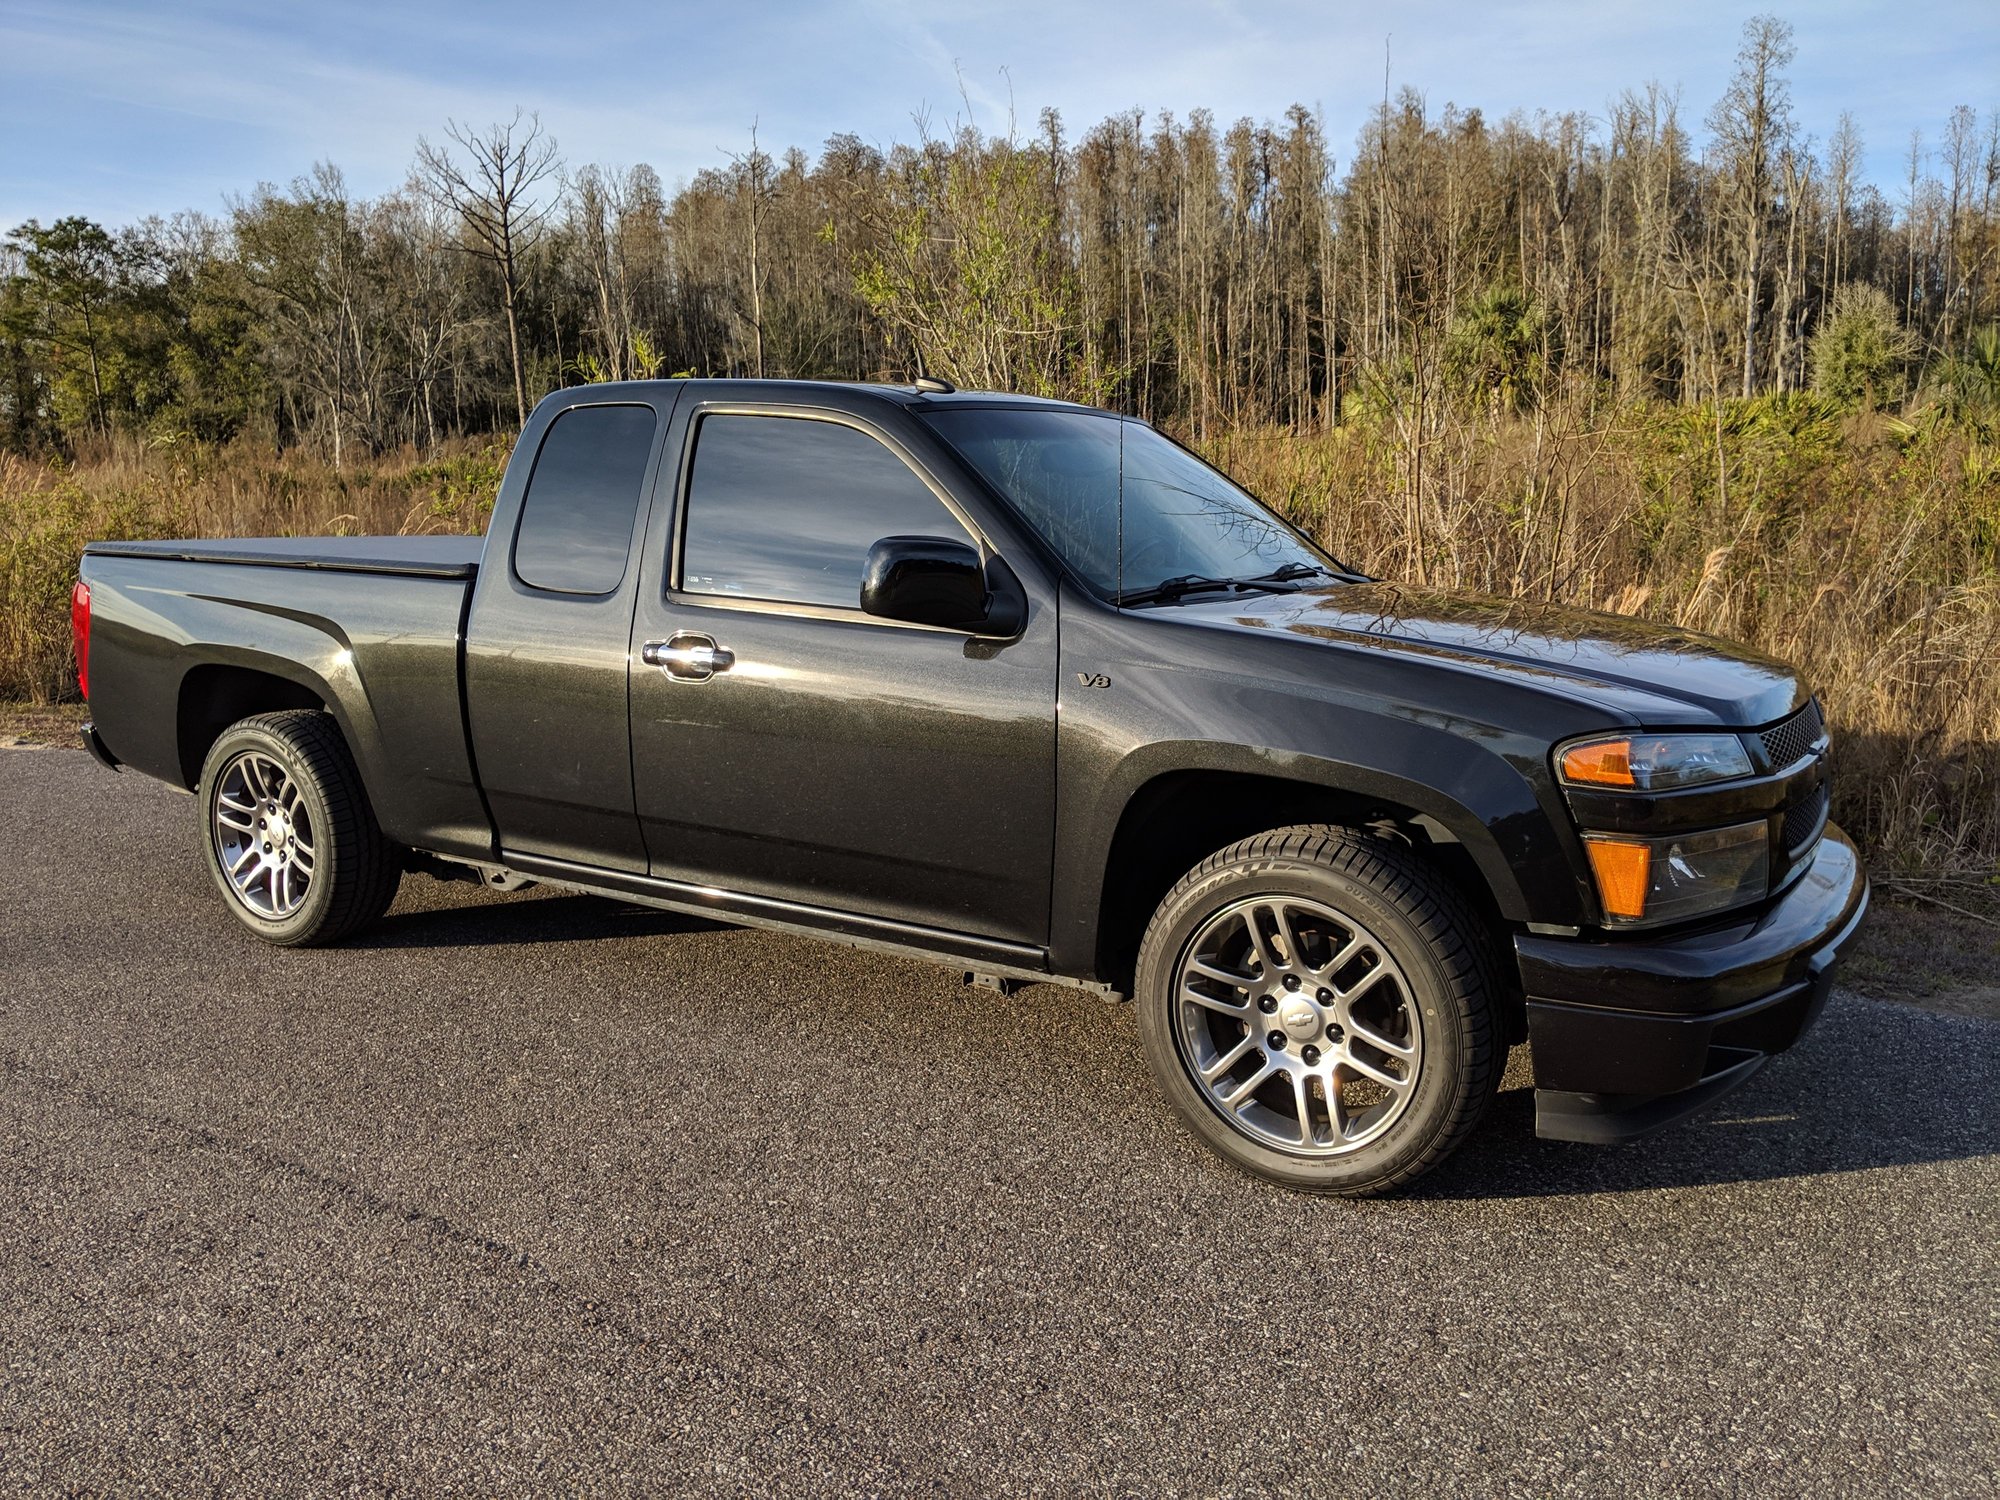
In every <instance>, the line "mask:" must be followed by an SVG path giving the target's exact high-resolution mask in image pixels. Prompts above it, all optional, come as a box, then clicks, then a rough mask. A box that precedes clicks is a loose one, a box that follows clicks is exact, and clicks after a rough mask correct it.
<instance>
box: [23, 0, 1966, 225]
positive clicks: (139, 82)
mask: <svg viewBox="0 0 2000 1500" xmlns="http://www.w3.org/2000/svg"><path fill="white" fill-rule="evenodd" d="M1759 8H1760V6H1759V5H1758V3H1757V0H1733V3H1729V4H1718V3H1714V0H1668V3H1661V0H1650V3H1627V0H1596V3H1591V0H1579V3H1571V4H1556V3H1550V0H1488V3H1483V4H1481V3H1442V0H1433V3H1413V4H1391V3H1385V0H1376V3H1367V4H1353V3H1346V0H1338V3H1333V0H1328V3H1320V4H1311V3H1296V0H1285V3H1268V4H1254V3H1248V0H1153V3H1141V4H1133V3H1122V0H1121V3H1106V4H1089V3H1084V0H1069V3H1066V4H1047V3H1043V0H929V3H923V4H911V3H904V0H837V3H825V4H805V3H792V0H787V3H777V0H772V3H757V0H742V3H736V4H730V3H728V0H721V3H715V0H709V3H702V4H680V3H660V0H655V3H641V4H635V3H629V0H590V3H576V0H554V3H548V0H541V3H535V4H526V3H518V0H482V3H480V4H477V5H470V4H463V3H456V0H454V3H437V4H427V3H424V0H404V3H401V4H374V3H340V0H319V3H315V4H305V5H302V4H295V3H287V0H264V3H261V4H242V3H200V4H171V3H156V4H137V3H129V0H128V3H120V0H68V3H61V0H0V230H4V229H7V228H11V227H12V226H13V225H15V224H17V223H19V222H21V221H22V220H23V219H27V218H30V217H34V218H40V219H43V220H44V221H46V220H48V219H51V218H54V217H57V216H59V215H62V214H65V213H83V214H87V215H89V216H91V217H94V218H97V219H100V220H103V221H106V222H110V223H123V222H127V221H130V220H132V219H135V218H138V217H141V216H143V215H146V214H149V213H161V214H166V213H171V212H173V211H174V210H176V209H181V208H198V209H202V210H205V211H208V212H219V211H221V210H222V209H223V208H224V206H225V197H226V195H228V194H231V193H237V192H242V191H245V190H247V189H249V188H250V187H252V186H253V185H254V184H256V183H257V182H259V181H271V182H280V183H282V182H286V181H289V180H290V179H291V178H293V177H295V176H297V175H299V174H301V173H303V172H305V171H307V170H308V169H309V168H310V167H311V166H312V164H313V162H314V161H315V160H318V159H322V158H325V159H329V160H332V161H333V162H335V163H337V164H338V165H340V166H341V167H342V168H343V169H345V171H346V173H347V176H348V181H349V183H350V185H351V186H352V187H353V188H354V189H355V190H356V191H358V192H362V193H368V194H373V193H377V192H381V191H384V190H386V189H389V188H392V187H395V186H397V185H398V184H399V183H400V182H401V181H402V180H403V179H404V177H405V175H406V173H407V170H408V165H409V161H410V157H411V153H412V149H413V147H414V146H415V143H416V138H417V136H418V135H419V134H421V133H430V134H431V135H433V136H435V135H437V134H438V133H439V132H440V131H441V129H442V127H443V125H444V122H445V120H446V119H447V117H456V118H458V119H461V120H469V121H472V122H475V123H485V122H487V121H490V120H493V119H496V118H504V117H506V116H507V115H510V114H511V113H512V112H513V109H514V107H515V106H516V105H520V106H522V107H524V108H526V109H529V110H534V111H539V112H540V114H541V117H542V120H543V122H544V123H545V124H546V125H547V126H548V128H549V129H550V130H551V131H552V132H553V133H554V135H555V136H556V138H557V140H558V141H559V143H560V145H561V147H562V151H563V154H564V156H565V157H566V158H567V159H568V160H569V161H571V162H575V163H581V162H586V161H594V162H598V163H600V164H602V165H605V166H628V165H631V164H633V163H636V162H641V161H643V162H649V163H651V164H652V165H653V166H654V167H655V168H657V169H658V171H659V172H660V174H661V176H662V177H663V178H665V179H666V181H667V182H668V184H669V185H671V184H672V183H674V182H675V181H676V180H679V179H683V178H685V177H687V176H689V175H691V174H692V173H694V172H696V171H698V170H700V169H701V168H703V167H706V166H712V165H716V164H719V163H721V162H723V161H724V160H726V157H727V154H728V153H730V152H732V151H741V150H743V149H744V148H745V146H746V145H747V144H748V139H749V132H750V127H751V124H752V122H753V121H754V122H756V123H757V124H758V126H759V131H760V140H761V142H762V143H763V144H764V145H765V146H766V147H767V148H772V147H782V146H785V145H793V144H796V145H801V146H805V147H807V148H809V149H814V150H816V149H817V147H818V146H819V144H820V143H821V142H822V141H824V140H825V139H826V137H827V136H828V135H830V134H832V133H834V132H836V131H842V130H850V131H853V132H855V133H856V134H858V135H860V136H862V137H863V138H864V139H867V140H870V141H873V142H875V143H877V144H880V145H885V146H886V145H888V144H890V143H892V142H894V141H896V140H898V139H908V138H910V136H911V135H912V134H913V129H914V127H913V126H912V123H911V120H912V116H913V115H914V114H916V113H917V112H919V111H927V112H928V114H929V116H930V118H931V119H932V121H933V122H934V125H936V126H939V127H942V126H948V125H950V124H951V123H953V122H954V121H956V120H959V119H963V118H965V117H966V115H967V112H968V107H969V110H970V117H971V119H972V121H973V123H975V124H977V125H979V126H980V127H981V128H983V129H986V130H989V131H997V132H1004V131H1005V130H1006V129H1007V127H1008V120H1009V114H1010V111H1011V112H1012V114H1013V116H1014V118H1015V119H1016V120H1017V121H1018V123H1019V125H1020V127H1021V128H1022V129H1023V130H1024V131H1031V130H1032V129H1033V128H1034V122H1035V116H1036V113H1037V112H1038V111H1039V110H1040V109H1041V108H1042V106H1044V105H1054V106H1056V107H1057V108H1059V109H1060V110H1061V111H1062V112H1063V116H1064V119H1065V120H1066V122H1067V123H1068V124H1069V126H1070V128H1071V131H1072V134H1073V135H1074V134H1076V133H1080V132H1081V130H1082V129H1083V128H1084V127H1086V126H1088V125H1091V124H1094V123H1096V122H1097V121H1098V120H1100V119H1102V118H1103V117H1105V116H1106V115H1109V114H1112V113H1114V112H1117V111H1119V110H1124V109H1129V108H1132V107H1135V106H1137V107H1141V108H1144V109H1146V110H1148V111H1154V110H1159V109H1171V110H1173V111H1175V112H1176V113H1178V114H1182V115H1185V114H1186V113H1187V112H1188V111H1190V110H1191V109H1194V108H1197V107H1202V106H1206V107H1207V108H1209V109H1211V110H1213V111H1214V113H1215V114H1216V116H1217V118H1218V119H1220V120H1222V121H1224V122H1227V121H1229V120H1232V119H1234V118H1236V117H1238V116H1240V115H1246V114H1247V115H1251V116H1254V117H1257V118H1260V119H1262V118H1274V117H1276V116H1278V115H1279V114H1281V113H1282V111H1283V110H1284V109H1285V107H1286V106H1287V105H1289V104H1291V103H1293V102H1294V101H1297V102H1302V103H1304V104H1306V105H1308V106H1310V107H1315V108H1318V109H1320V110H1322V111H1323V112H1324V115H1325V118H1326V120H1327V123H1328V127H1329V132H1330V134H1331V136H1332V139H1333V143H1334V147H1335V150H1336V154H1337V156H1338V157H1339V159H1340V165H1341V166H1342V167H1344V165H1345V158H1346V156H1347V154H1348V152H1349V151H1350V150H1351V149H1352V143H1353V140H1354V137H1355V133H1356V131H1357V130H1358V129H1359V127H1360V125H1361V123H1362V122H1363V120H1364V119H1365V117H1366V115H1367V112H1368V110H1369V108H1370V107H1371V105H1372V104H1373V103H1374V102H1375V101H1377V100H1379V98H1380V95H1381V88H1382V66H1383V42H1384V38H1385V37H1388V38H1389V43H1390V48H1391V61H1392V66H1393V73H1394V81H1395V83H1396V84H1397V85H1398V86H1400V85H1405V84H1407V85H1410V86H1413V87H1415V88H1417V89H1419V90H1420V91H1421V92H1422V93H1423V94H1424V95H1425V96H1426V97H1427V99H1428V100H1429V102H1430V103H1431V105H1432V106H1433V107H1434V108H1441V107H1442V106H1443V105H1444V104H1445V103H1446V102H1447V101H1455V102H1457V103H1459V104H1461V105H1476V106H1478V107H1480V108H1482V109H1484V110H1485V111H1487V113H1488V114H1489V116H1491V117H1494V118H1498V117H1499V116H1501V115H1503V114H1505V113H1506V112H1507V111H1509V110H1511V109H1515V108H1528V109H1536V108H1542V109H1549V110H1565V109H1574V110H1582V111H1587V112H1590V113H1594V114H1597V115H1599V116H1601V115H1602V114H1603V112H1604V108H1605V104H1606V101H1607V100H1608V99H1610V98H1611V97H1613V96H1614V95H1615V94H1616V93H1617V92H1618V91H1619V90H1620V89H1622V88H1624V87H1627V86H1632V85H1638V84H1641V83H1644V82H1646V81H1647V80H1649V79H1657V80H1659V81H1660V82H1662V83H1664V84H1667V85H1669V86H1675V85H1678V86H1679V88H1680V89H1681V92H1682V99H1683V105H1684V115H1685V118H1687V120H1688V121H1689V122H1690V123H1691V124H1693V125H1695V126H1697V127H1698V126H1699V122H1700V119H1701V117H1702V115H1703V114H1705V113H1706V111H1707V109H1708V106H1709V104H1710V103H1711V102H1712V101H1713V100H1714V98H1715V97H1716V95H1717V94H1718V93H1719V92H1720V91H1721V89H1722V86H1723V84H1724V81H1725V80H1726V79H1727V77H1728V74H1729V71H1730V68H1731V66H1732V62H1733V59H1734V56H1735V52H1736V48H1737V44H1738V40H1739V36H1740V32H1741V28H1742V24H1743V21H1744V19H1745V17H1746V16H1747V15H1749V14H1750V13H1751V12H1752V11H1754V10H1756V9H1759ZM1763 8H1769V9H1772V10H1774V11H1775V12H1776V13H1777V14H1779V15H1782V16H1784V17H1785V18H1786V19H1788V20H1790V21H1792V23H1793V24H1794V26H1795V27H1796V28H1797V42H1798V59H1797V61H1796V62H1795V63H1794V65H1793V68H1792V74H1791V76H1792V88H1793V96H1794V102H1795V109H1796V114H1797V117H1798V119H1799V122H1800V124H1801V126H1802V127H1803V128H1804V129H1805V130H1806V131H1808V132H1809V133H1811V134H1812V135H1814V136H1815V137H1817V138H1818V139H1819V140H1821V141H1824V140H1825V138H1826V137H1827V135H1828V134H1830V133H1831V131H1832V130H1833V127H1834V123H1835V121H1836V119H1837V117H1838V115H1839V112H1840V111H1841V110H1842V109H1850V110H1852V111H1853V112H1854V114H1855V117H1856V119H1857V120H1858V121H1859V123H1860V126H1861V129H1862V133H1863V136H1864V138H1865V140H1866V143H1867V151H1868V156H1867V163H1866V165H1867V169H1868V175H1869V176H1870V177H1871V178H1873V179H1874V180H1876V181H1878V182H1881V183H1883V184H1885V186H1886V185H1893V184H1894V183H1895V182H1896V181H1898V180H1899V178H1900V175H1901V172H1902V159H1903V156H1904V153H1905V152H1906V150H1907V146H1908V140H1909V134H1910V131H1911V130H1912V129H1920V130H1922V131H1923V132H1924V133H1925V135H1926V137H1927V138H1929V139H1932V140H1935V139H1936V137H1937V136H1938V135H1939V134H1940V132H1941V130H1942V127H1943V124H1944V120H1945V116H1946V113H1947V112H1948V111H1949V110H1950V108H1951V107H1952V106H1953V105H1955V104H1961V103H1963V104H1970V105H1972V106H1973V107H1974V108H1976V109H1978V110H1979V111H1980V116H1981V121H1982V124H1983V122H1984V121H1985V120H1986V119H1987V118H1988V112H1989V111H1990V110H1991V109H1993V108H1994V107H1995V106H1996V105H2000V0H1913V3H1903V4H1884V3H1879V0H1878V3H1874V4H1864V3H1856V0H1818V3H1813V4H1796V3H1794V4H1790V5H1783V4H1770V3H1769V0H1766V5H1765V7H1763ZM1892 197H1893V189H1892Z"/></svg>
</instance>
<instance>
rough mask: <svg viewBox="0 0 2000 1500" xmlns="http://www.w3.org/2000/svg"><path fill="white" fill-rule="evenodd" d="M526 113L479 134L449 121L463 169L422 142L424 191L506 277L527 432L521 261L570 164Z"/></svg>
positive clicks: (519, 412)
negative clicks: (554, 185)
mask: <svg viewBox="0 0 2000 1500" xmlns="http://www.w3.org/2000/svg"><path fill="white" fill-rule="evenodd" d="M521 120H522V115H521V111H520V110H518V109H517V110H515V111H514V118H513V119H512V120H509V121H508V122H507V123H506V124H504V125H489V126H487V127H486V128H485V129H484V130H479V131H476V130H474V129H472V128H471V127H470V126H465V125H460V124H459V123H458V122H457V121H455V120H453V121H447V122H446V125H445V134H446V135H447V136H449V137H450V138H451V139H452V140H453V141H454V142H456V143H457V145H458V146H459V148H460V150H462V151H463V152H464V153H465V156H466V163H465V164H464V165H463V166H461V165H460V164H459V162H458V161H457V160H456V159H455V158H454V157H453V155H452V153H451V151H450V149H449V148H447V147H442V146H433V145H432V144H431V143H430V142H429V141H428V140H426V139H424V138H423V137H421V136H420V137H418V139H417V185H418V187H420V188H421V189H422V190H423V191H424V192H426V193H428V194H429V195H430V196H431V197H432V198H433V199H435V200H436V201H437V202H439V203H441V204H443V205H445V206H447V207H449V208H450V209H452V210H453V211H454V212H456V213H457V214H458V215H459V217H460V218H461V219H462V220H463V221H464V223H465V226H466V228H467V229H469V230H471V231H472V243H471V244H470V245H468V246H467V247H466V248H467V249H469V250H470V251H471V252H472V253H473V254H475V255H477V256H479V257H480V258H481V259H482V260H487V261H491V262H492V263H493V266H494V267H495V269H496V270H498V271H499V273H500V293H501V300H502V303H503V305H504V306H505V308H506V312H507V353H508V357H509V358H510V359H511V360H512V362H513V366H514V408H515V415H516V416H517V418H518V419H519V421H520V424H521V425H522V426H526V425H527V422H528V383H527V379H526V377H525V376H524V375H523V374H522V367H521V320H520V298H521V259H522V257H523V255H525V254H526V252H527V251H528V250H530V249H532V248H533V246H534V242H535V240H536V238H537V237H538V236H539V235H540V233H541V230H542V226H543V225H544V224H545V223H546V222H547V221H548V217H549V215H550V214H551V213H553V212H554V211H555V209H556V205H557V204H558V203H559V202H560V201H561V199H560V197H559V196H557V195H554V194H551V195H550V196H549V197H548V198H547V199H546V200H545V201H543V202H541V203H537V202H536V201H535V190H536V189H537V188H538V187H540V186H541V185H542V184H543V183H544V182H547V181H548V180H550V179H551V178H554V177H557V176H559V175H560V173H561V171H562V162H561V158H559V157H558V156H557V154H556V143H555V138H554V137H553V136H548V135H544V134H543V133H542V122H541V118H540V117H539V116H537V115H529V116H528V117H527V128H526V129H525V130H523V129H522V128H521Z"/></svg>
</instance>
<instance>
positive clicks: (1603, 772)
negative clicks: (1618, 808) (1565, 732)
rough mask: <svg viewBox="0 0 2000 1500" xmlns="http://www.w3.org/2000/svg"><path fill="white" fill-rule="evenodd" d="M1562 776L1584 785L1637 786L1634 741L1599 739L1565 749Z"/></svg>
mask: <svg viewBox="0 0 2000 1500" xmlns="http://www.w3.org/2000/svg"><path fill="white" fill-rule="evenodd" d="M1562 774H1563V780H1565V781H1572V782H1581V783H1582V784H1583V785H1585V786H1637V785H1638V784H1639V783H1638V781H1637V780H1636V779H1635V778H1634V777H1633V775H1632V742H1631V741H1630V740H1598V741H1597V742H1596V743H1595V744H1590V745H1578V746H1576V747H1575V748H1574V749H1571V750H1565V751H1563V758H1562Z"/></svg>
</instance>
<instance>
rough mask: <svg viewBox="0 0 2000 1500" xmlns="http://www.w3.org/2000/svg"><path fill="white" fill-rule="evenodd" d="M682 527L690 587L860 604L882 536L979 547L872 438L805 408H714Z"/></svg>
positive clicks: (699, 438)
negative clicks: (789, 411)
mask: <svg viewBox="0 0 2000 1500" xmlns="http://www.w3.org/2000/svg"><path fill="white" fill-rule="evenodd" d="M686 512H687V514H686V518H685V520H684V522H683V528H684V529H683V532H682V537H681V564H680V580H681V582H680V587H681V589H682V591H683V592H685V593H689V594H709V595H720V596H723V597H726V598H742V599H760V600H773V601H778V602H782V603H789V604H805V605H815V606H820V607H828V608H836V609H852V610H858V609H859V608H860V604H861V578H862V573H863V572H864V570H865V568H866V565H867V560H868V549H869V548H871V547H873V546H874V545H875V543H877V542H879V541H881V540H882V538H884V537H888V536H934V537H944V538H948V539H950V540H952V541H962V542H966V543H968V544H973V545H976V543H974V542H973V538H972V537H971V536H969V535H968V534H967V532H966V529H965V527H964V525H963V524H961V523H960V521H959V520H958V518H957V517H956V516H955V515H953V514H952V512H951V510H950V509H949V508H948V507H946V505H945V504H944V502H943V501H941V500H939V499H938V497H937V496H936V495H935V494H934V493H933V492H932V491H931V488H930V486H929V485H927V484H926V483H925V482H924V481H923V480H922V479H921V478H919V477H918V475H917V474H916V472H915V471H914V470H913V469H911V468H910V466H909V465H908V464H907V463H905V462H904V461H903V460H902V458H900V457H899V456H898V455H897V454H896V453H894V452H893V451H891V450H890V449H889V448H888V447H887V446H886V445H884V444H883V443H882V442H881V441H880V440H879V439H877V438H875V437H873V436H871V435H870V434H868V433H866V432H863V431H862V430H861V429H859V428H857V427H850V426H848V425H846V424H845V423H842V422H833V421H825V420H821V419H818V418H812V417H791V416H779V415H763V414H754V415H752V414H740V413H735V412H717V413H714V414H711V415H709V416H705V417H703V418H702V419H701V423H700V425H699V426H698V427H697V428H696V431H695V448H694V464H693V469H692V472H691V474H690V477H689V482H688V495H687V505H686Z"/></svg>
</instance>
